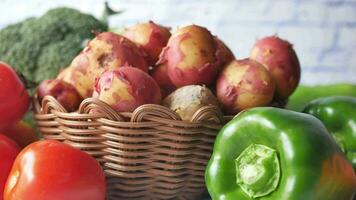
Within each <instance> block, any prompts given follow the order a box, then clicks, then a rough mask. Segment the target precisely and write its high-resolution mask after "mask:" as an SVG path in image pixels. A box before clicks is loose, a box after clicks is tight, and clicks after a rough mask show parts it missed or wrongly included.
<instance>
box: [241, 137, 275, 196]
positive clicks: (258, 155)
mask: <svg viewBox="0 0 356 200" xmlns="http://www.w3.org/2000/svg"><path fill="white" fill-rule="evenodd" d="M235 164H236V179H237V184H238V185H239V186H240V187H241V189H242V190H243V191H244V192H245V193H246V194H247V195H248V196H250V197H251V198H257V197H263V196H266V195H268V194H270V193H272V192H273V191H274V190H276V188H277V187H278V183H279V180H280V174H281V171H280V166H279V159H278V155H277V152H276V151H275V150H274V149H272V148H269V147H267V146H264V145H261V144H251V145H250V146H248V147H247V148H246V149H245V150H244V151H243V152H242V153H241V154H240V155H239V156H238V157H237V159H236V160H235Z"/></svg>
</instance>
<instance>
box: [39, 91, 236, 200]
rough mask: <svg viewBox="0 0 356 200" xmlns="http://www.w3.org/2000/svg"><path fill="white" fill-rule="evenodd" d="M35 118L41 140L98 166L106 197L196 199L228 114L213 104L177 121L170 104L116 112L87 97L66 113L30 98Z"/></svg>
mask: <svg viewBox="0 0 356 200" xmlns="http://www.w3.org/2000/svg"><path fill="white" fill-rule="evenodd" d="M33 103H34V110H35V119H36V123H37V125H38V128H39V130H40V132H41V133H42V134H43V136H44V138H45V139H53V140H59V141H62V142H64V143H67V144H69V145H71V146H74V147H76V148H79V149H81V150H83V151H85V152H87V153H88V154H90V155H91V156H93V157H94V158H95V159H97V160H98V161H99V162H100V164H101V166H102V167H103V169H104V171H105V174H106V179H107V199H125V200H126V199H188V200H189V199H192V200H193V199H198V198H199V197H200V196H201V195H203V194H204V193H205V191H206V189H205V183H204V171H205V167H206V164H207V162H208V160H209V159H210V155H211V152H212V148H213V145H214V140H215V137H216V135H217V133H218V131H219V129H220V128H221V127H222V126H223V125H224V123H225V122H226V121H227V120H228V119H230V118H229V117H225V118H224V116H223V115H222V113H221V111H220V110H219V109H218V108H217V107H214V106H206V107H203V108H201V109H199V110H198V111H197V112H196V113H195V114H194V115H193V116H192V118H191V120H190V121H182V120H181V119H180V117H179V116H178V115H177V114H176V113H175V112H173V111H171V110H170V109H169V108H166V107H164V106H161V105H154V104H146V105H142V106H140V107H138V108H137V109H136V110H135V111H134V112H132V113H118V112H116V111H114V110H113V109H112V108H111V107H110V106H109V105H107V104H106V103H104V102H102V101H100V100H97V99H93V98H88V99H85V100H84V101H83V102H82V103H81V105H80V107H79V109H78V111H77V112H71V113H68V112H67V111H66V110H65V109H64V108H63V106H62V105H60V104H59V103H58V101H57V100H56V99H54V98H53V97H51V96H46V97H45V98H44V99H43V100H42V102H41V103H40V102H39V100H38V98H37V97H36V96H35V97H34V101H33Z"/></svg>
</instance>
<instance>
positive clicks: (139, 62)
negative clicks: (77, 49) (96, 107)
mask: <svg viewBox="0 0 356 200" xmlns="http://www.w3.org/2000/svg"><path fill="white" fill-rule="evenodd" d="M122 66H133V67H137V68H139V69H141V70H143V71H145V72H148V64H147V62H146V60H145V58H144V53H143V51H142V50H140V49H139V48H138V47H137V46H136V45H135V44H134V43H133V42H131V41H130V40H128V39H127V38H125V37H123V36H120V35H117V34H115V33H111V32H104V33H100V34H98V35H97V36H96V37H95V38H94V39H93V40H91V41H90V42H89V44H88V46H87V47H86V48H85V49H84V50H83V51H82V52H81V53H80V54H79V55H78V56H77V57H76V58H75V59H74V60H73V62H72V63H71V65H70V69H68V70H65V71H64V72H63V73H66V74H62V75H60V76H59V77H58V78H59V79H63V80H64V81H66V82H68V83H70V84H72V85H73V86H74V87H75V88H76V89H77V90H78V92H79V93H80V95H81V96H82V97H83V98H87V97H90V96H92V93H93V88H94V85H95V79H97V78H98V77H99V76H100V75H101V74H102V73H103V72H104V71H107V70H113V69H116V68H119V67H122Z"/></svg>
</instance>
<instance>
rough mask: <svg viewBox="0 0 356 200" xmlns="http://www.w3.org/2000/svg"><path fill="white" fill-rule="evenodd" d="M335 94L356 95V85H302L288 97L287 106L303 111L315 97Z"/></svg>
mask: <svg viewBox="0 0 356 200" xmlns="http://www.w3.org/2000/svg"><path fill="white" fill-rule="evenodd" d="M335 95H342V96H352V97H356V85H355V84H350V83H337V84H330V85H315V86H305V85H300V86H298V87H297V89H296V90H295V91H294V92H293V94H292V96H290V97H289V98H288V103H287V106H286V108H287V109H290V110H295V111H302V110H303V108H304V107H305V105H307V104H308V103H309V102H310V101H312V100H314V99H317V98H321V97H328V96H335Z"/></svg>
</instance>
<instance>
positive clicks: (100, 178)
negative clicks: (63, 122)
mask: <svg viewBox="0 0 356 200" xmlns="http://www.w3.org/2000/svg"><path fill="white" fill-rule="evenodd" d="M20 199H23V200H64V199H65V200H104V199H105V179H104V173H103V171H102V169H101V167H100V165H99V163H98V162H97V161H96V160H95V159H94V158H92V157H91V156H89V155H88V154H86V153H84V152H82V151H80V150H78V149H75V148H74V147H71V146H69V145H66V144H64V143H61V142H58V141H51V140H44V141H38V142H35V143H32V144H31V145H29V146H27V147H26V148H25V149H24V150H22V151H21V152H20V154H19V155H18V156H17V158H16V160H15V163H14V165H13V167H12V169H11V172H10V175H9V177H8V180H7V183H6V186H5V191H4V200H20Z"/></svg>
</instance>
